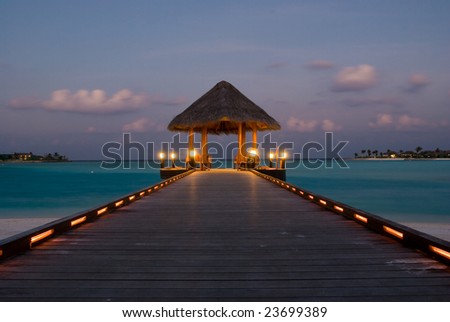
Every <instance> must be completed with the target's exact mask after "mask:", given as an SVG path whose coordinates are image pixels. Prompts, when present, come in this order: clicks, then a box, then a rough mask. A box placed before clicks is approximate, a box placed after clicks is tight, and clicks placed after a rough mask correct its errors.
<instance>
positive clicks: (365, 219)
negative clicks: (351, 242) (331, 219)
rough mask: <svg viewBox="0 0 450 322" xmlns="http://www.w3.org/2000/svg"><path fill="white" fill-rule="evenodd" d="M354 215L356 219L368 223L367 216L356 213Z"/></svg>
mask: <svg viewBox="0 0 450 322" xmlns="http://www.w3.org/2000/svg"><path fill="white" fill-rule="evenodd" d="M353 217H355V219H356V220H359V221H362V222H363V223H365V224H367V218H366V217H363V216H361V215H358V214H354V215H353Z"/></svg>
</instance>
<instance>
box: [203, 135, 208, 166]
mask: <svg viewBox="0 0 450 322" xmlns="http://www.w3.org/2000/svg"><path fill="white" fill-rule="evenodd" d="M207 163H208V129H207V128H206V127H204V128H202V164H201V169H202V170H206V167H205V165H206V164H207Z"/></svg>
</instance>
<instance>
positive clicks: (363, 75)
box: [333, 65, 377, 92]
mask: <svg viewBox="0 0 450 322" xmlns="http://www.w3.org/2000/svg"><path fill="white" fill-rule="evenodd" d="M376 83H377V73H376V70H375V68H374V67H373V66H371V65H359V66H356V67H345V68H343V69H341V70H340V71H339V73H338V74H337V75H336V77H335V79H334V84H333V91H336V92H346V91H362V90H365V89H368V88H370V87H373V86H374V85H375V84H376Z"/></svg>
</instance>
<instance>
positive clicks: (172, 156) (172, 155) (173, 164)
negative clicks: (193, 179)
mask: <svg viewBox="0 0 450 322" xmlns="http://www.w3.org/2000/svg"><path fill="white" fill-rule="evenodd" d="M175 157H176V155H175V153H173V152H172V154H171V155H170V158H171V159H172V168H175Z"/></svg>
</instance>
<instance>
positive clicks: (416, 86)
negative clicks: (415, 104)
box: [406, 73, 430, 93]
mask: <svg viewBox="0 0 450 322" xmlns="http://www.w3.org/2000/svg"><path fill="white" fill-rule="evenodd" d="M429 84H430V80H429V79H428V77H427V76H426V75H424V74H418V73H417V74H413V75H411V76H410V77H409V78H408V85H407V87H406V91H407V92H410V93H417V92H418V91H420V90H422V89H423V88H425V87H427V86H428V85H429Z"/></svg>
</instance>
